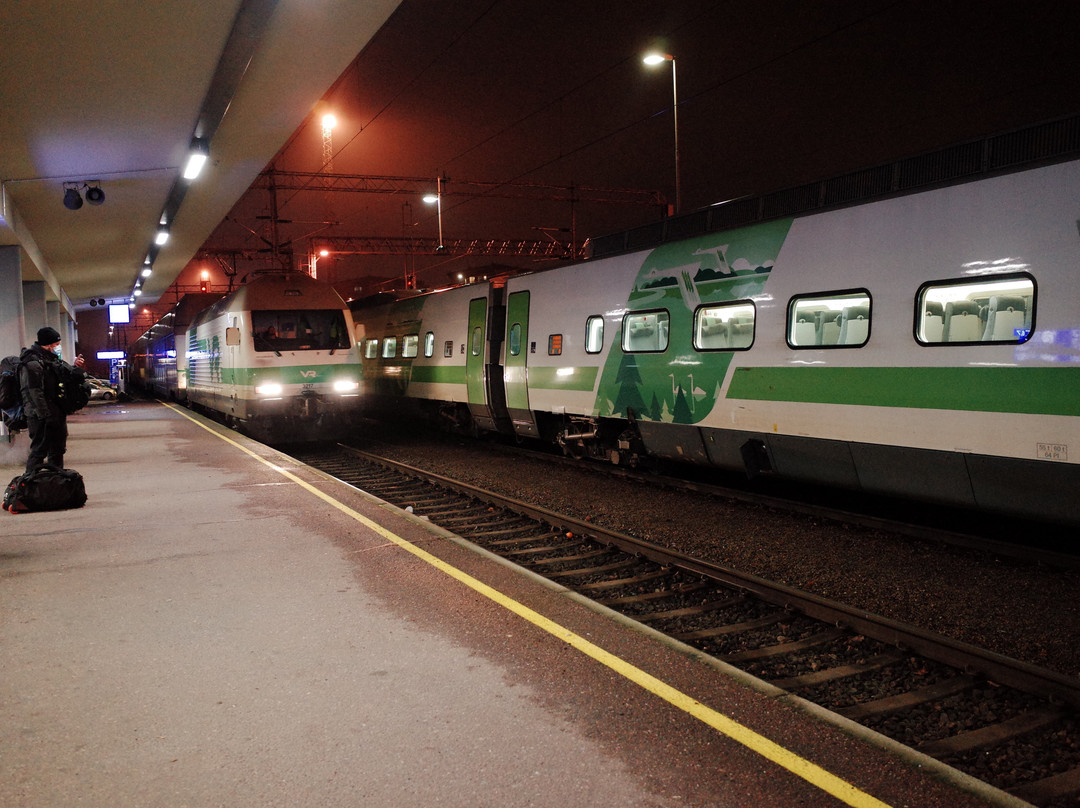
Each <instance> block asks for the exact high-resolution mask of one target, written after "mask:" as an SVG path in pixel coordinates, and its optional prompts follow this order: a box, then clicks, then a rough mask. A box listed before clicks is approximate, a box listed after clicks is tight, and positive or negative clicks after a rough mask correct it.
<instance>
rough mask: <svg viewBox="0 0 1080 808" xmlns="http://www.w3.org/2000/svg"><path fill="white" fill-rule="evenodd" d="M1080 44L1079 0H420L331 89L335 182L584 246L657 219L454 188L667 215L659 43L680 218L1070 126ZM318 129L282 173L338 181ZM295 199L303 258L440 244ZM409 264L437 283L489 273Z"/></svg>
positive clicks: (487, 227)
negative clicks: (344, 243)
mask: <svg viewBox="0 0 1080 808" xmlns="http://www.w3.org/2000/svg"><path fill="white" fill-rule="evenodd" d="M1078 31H1080V3H1071V2H1065V1H1064V0H1059V1H1058V2H1044V1H1042V0H1026V1H1025V2H1022V3H1021V2H988V3H986V2H984V3H974V2H894V1H891V0H879V1H878V2H874V1H873V0H867V1H866V2H855V1H854V0H813V2H781V1H777V2H769V0H729V2H705V1H704V0H680V1H679V2H671V1H670V0H667V2H646V1H645V0H620V1H619V2H610V1H609V0H594V1H593V2H589V3H583V2H570V1H569V0H551V1H549V2H543V3H539V2H524V0H501V1H498V0H497V1H496V2H492V0H455V2H445V1H444V0H406V1H405V2H404V3H402V5H401V6H400V8H399V9H398V10H397V12H396V13H395V14H394V15H393V17H392V18H391V19H390V20H389V22H388V23H387V24H386V26H385V27H384V29H383V30H382V31H381V32H380V33H379V34H378V35H377V36H376V37H375V39H374V40H373V41H372V42H371V43H370V44H369V45H368V47H366V48H365V49H364V51H363V52H361V53H360V54H359V56H358V57H357V59H356V61H355V62H354V64H353V65H352V66H351V67H350V68H349V69H348V70H347V71H346V72H345V73H344V74H343V75H342V77H341V78H340V79H339V81H338V82H337V83H336V84H335V86H334V87H332V88H331V89H330V90H329V91H328V93H327V95H326V100H325V105H326V107H327V108H329V109H332V110H333V112H334V113H336V115H337V117H338V119H339V125H338V127H337V128H336V129H335V130H334V133H333V152H334V155H333V163H332V168H333V170H334V171H335V172H339V173H350V174H365V175H389V176H425V177H431V178H432V185H434V177H435V176H436V175H439V174H443V175H445V176H446V177H448V178H449V183H448V185H447V189H446V196H445V197H444V199H443V225H444V232H445V235H446V237H447V238H456V237H463V238H464V237H469V238H540V237H541V236H540V235H539V233H538V231H537V230H536V228H540V227H544V228H566V229H568V228H570V226H571V223H573V224H574V225H575V227H576V233H577V234H578V241H581V240H583V239H584V238H585V237H587V236H598V235H604V234H606V233H610V232H614V231H618V230H622V229H626V228H628V227H632V226H636V225H639V224H642V223H645V222H649V221H654V220H656V219H657V218H658V217H659V216H660V212H659V209H658V208H656V207H652V206H645V205H629V204H618V205H616V204H609V203H605V204H600V203H589V202H584V201H583V202H579V203H577V204H576V205H575V206H574V208H573V214H572V212H571V205H570V204H569V203H568V202H565V201H558V202H557V201H551V200H545V199H536V198H534V199H530V200H521V199H505V198H496V197H486V198H466V197H463V196H457V197H455V196H454V188H455V185H454V182H455V179H456V180H478V181H487V182H496V183H532V184H554V185H571V184H573V185H576V186H594V187H604V188H617V189H641V190H648V191H657V192H659V193H660V194H662V195H663V196H664V197H665V198H666V199H667V200H668V201H669V202H672V203H673V202H674V197H675V189H674V176H675V170H674V142H673V124H672V116H671V99H672V85H671V68H670V64H669V63H665V64H663V65H661V66H659V67H655V68H649V67H646V66H645V65H643V64H642V62H641V57H642V55H643V54H644V53H645V52H646V51H647V50H649V49H651V48H655V47H659V48H660V49H662V50H664V51H666V52H668V53H670V54H673V55H674V56H675V58H676V65H677V76H678V90H679V139H680V150H681V164H682V202H683V204H682V209H683V211H684V212H686V211H689V210H693V209H696V208H700V207H704V206H707V205H709V204H712V203H715V202H718V201H722V200H725V199H730V198H734V197H737V196H741V195H745V194H752V193H761V192H765V191H771V190H776V189H779V188H783V187H788V186H792V185H797V184H800V183H803V182H808V181H811V180H816V179H822V178H825V177H829V176H834V175H837V174H842V173H845V172H847V171H851V170H855V169H859V168H864V167H868V166H872V165H876V164H879V163H884V162H888V161H891V160H893V159H896V158H899V157H905V156H909V155H912V154H918V153H921V152H925V151H930V150H933V149H936V148H940V147H942V146H946V145H951V144H954V143H957V142H962V141H965V140H970V139H974V138H978V137H982V136H985V135H988V134H993V133H998V132H1002V131H1008V130H1010V129H1015V128H1020V127H1023V126H1027V125H1030V124H1033V123H1038V122H1042V121H1046V120H1051V119H1054V118H1058V117H1062V116H1065V115H1069V114H1075V113H1077V112H1078V111H1080V93H1078V92H1077V88H1078V87H1080V48H1078V47H1077V44H1076V35H1077V32H1078ZM297 58H303V55H302V54H297ZM320 115H321V110H320V111H319V114H318V115H316V114H313V115H312V117H311V119H310V120H309V121H308V123H306V124H305V125H304V126H302V127H301V128H300V129H299V130H298V131H297V132H296V133H295V135H294V136H293V138H292V139H291V140H290V142H289V143H288V144H287V145H286V146H285V147H284V148H283V149H282V151H281V153H280V154H279V155H278V157H277V159H276V161H275V164H276V166H277V167H278V168H279V169H283V170H302V171H316V170H319V169H320V168H322V167H323V159H322V146H323V141H322V135H321V131H320V127H319V124H318V118H319V117H320ZM504 190H508V189H504ZM533 196H535V193H534V194H533ZM405 203H408V207H404V205H405ZM279 205H280V215H281V216H283V217H286V218H289V219H292V220H293V223H292V224H287V225H284V226H283V227H282V236H283V238H285V239H290V238H293V239H296V240H297V241H296V244H297V249H298V250H300V251H303V250H306V244H307V241H306V239H305V238H303V237H305V236H306V235H307V234H309V233H312V232H315V231H318V232H321V233H325V234H333V235H350V236H401V235H402V233H403V232H406V233H407V234H408V235H416V234H421V235H427V236H434V234H435V231H436V220H435V215H434V208H433V207H431V206H426V205H424V203H423V202H422V201H421V200H420V199H419V197H418V196H414V195H411V194H410V195H406V194H400V195H374V194H340V193H338V194H325V193H311V192H301V193H282V194H281V195H280V196H279ZM268 213H269V196H268V194H267V193H266V192H265V191H255V190H253V191H250V192H249V193H248V195H247V196H246V197H245V198H244V199H243V200H241V202H240V203H238V205H237V207H236V209H235V210H234V211H233V214H232V217H231V218H233V219H235V222H238V223H239V224H236V223H234V222H229V221H227V222H226V223H224V224H223V225H222V226H221V227H220V228H219V229H218V232H217V233H216V234H215V235H214V236H213V237H212V238H211V240H210V241H209V242H208V246H212V247H228V248H236V247H248V248H250V247H254V246H258V245H259V240H258V239H256V238H255V237H254V236H252V235H251V234H250V233H248V232H247V231H246V229H245V228H250V229H252V230H255V231H256V232H258V233H261V234H263V235H264V236H268V234H269V232H268V228H267V224H266V219H265V218H259V217H266V216H267V215H268ZM324 220H329V221H336V222H339V224H336V225H333V226H331V227H325V226H324V225H322V224H320V223H321V222H322V221H324ZM414 223H415V225H414ZM403 226H404V227H403ZM563 237H564V238H567V239H568V238H569V237H568V236H566V235H565V234H564V235H563ZM415 261H416V267H417V269H419V270H420V282H421V285H425V286H426V285H437V284H440V283H443V282H445V279H446V278H448V277H449V275H450V273H451V272H453V271H458V270H461V271H465V272H470V271H483V267H485V266H486V265H487V264H489V263H490V262H491V259H487V258H475V257H473V258H463V259H453V258H452V257H451V258H450V259H448V258H446V257H436V256H420V257H417V258H416V259H415ZM328 263H329V266H327V267H326V268H327V272H328V274H329V276H330V277H331V278H332V279H333V280H335V281H339V282H340V281H342V280H344V279H350V278H361V277H367V276H371V275H383V276H396V275H397V274H398V273H399V270H400V268H401V267H402V266H403V263H404V259H402V258H401V257H396V258H385V257H378V258H375V257H358V256H349V257H340V258H338V259H337V260H335V261H333V262H328ZM363 283H368V281H366V280H365V281H363ZM357 285H362V283H361V282H360V281H357ZM346 291H349V290H346ZM358 291H360V290H358ZM363 291H373V288H372V287H371V286H370V285H368V286H366V287H365V289H364V290H363Z"/></svg>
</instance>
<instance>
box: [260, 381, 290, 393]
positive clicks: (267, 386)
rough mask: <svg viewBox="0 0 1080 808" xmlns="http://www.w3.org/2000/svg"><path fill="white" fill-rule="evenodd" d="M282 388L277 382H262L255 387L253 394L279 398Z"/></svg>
mask: <svg viewBox="0 0 1080 808" xmlns="http://www.w3.org/2000/svg"><path fill="white" fill-rule="evenodd" d="M282 390H284V388H283V387H282V386H281V385H280V384H278V383H277V382H263V383H262V384H257V385H255V392H256V393H258V394H259V395H260V396H280V395H281V392H282Z"/></svg>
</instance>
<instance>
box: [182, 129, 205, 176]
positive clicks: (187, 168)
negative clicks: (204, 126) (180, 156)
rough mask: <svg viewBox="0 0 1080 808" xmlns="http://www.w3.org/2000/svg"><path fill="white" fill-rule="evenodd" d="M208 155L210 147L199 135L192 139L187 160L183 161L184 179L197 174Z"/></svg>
mask: <svg viewBox="0 0 1080 808" xmlns="http://www.w3.org/2000/svg"><path fill="white" fill-rule="evenodd" d="M209 157H210V147H209V145H208V144H207V142H206V141H205V140H203V139H202V138H201V137H197V138H194V139H192V141H191V146H190V148H188V156H187V162H186V163H184V179H185V180H193V179H195V178H196V177H197V176H199V172H200V171H202V169H203V166H204V165H206V161H207V160H208V159H209Z"/></svg>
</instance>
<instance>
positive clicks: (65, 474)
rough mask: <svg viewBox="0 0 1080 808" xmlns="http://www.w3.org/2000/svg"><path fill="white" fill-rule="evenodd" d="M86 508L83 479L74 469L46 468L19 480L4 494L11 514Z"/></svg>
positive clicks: (25, 475) (9, 484)
mask: <svg viewBox="0 0 1080 808" xmlns="http://www.w3.org/2000/svg"><path fill="white" fill-rule="evenodd" d="M85 504H86V486H85V485H84V483H83V478H82V475H81V474H79V472H77V471H74V470H72V469H54V468H52V467H51V466H45V467H44V468H40V469H38V470H37V471H32V472H30V473H29V474H22V475H20V476H18V477H16V478H15V479H14V480H12V481H11V482H10V483H8V487H7V491H5V492H4V510H5V511H9V512H11V513H22V512H24V511H61V510H66V509H68V508H81V507H82V506H83V505H85Z"/></svg>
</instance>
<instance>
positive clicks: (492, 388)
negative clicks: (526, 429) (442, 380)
mask: <svg viewBox="0 0 1080 808" xmlns="http://www.w3.org/2000/svg"><path fill="white" fill-rule="evenodd" d="M501 291H502V290H501V289H494V288H493V289H491V290H490V294H491V300H490V301H489V299H488V298H484V297H478V298H474V299H473V300H470V301H469V335H468V339H467V341H466V343H465V386H466V389H467V391H468V396H469V412H470V413H471V414H472V418H473V421H474V422H475V423H476V425H477V426H478V427H479V428H480V429H483V430H488V431H497V432H509V431H510V424H509V419H508V418H507V416H506V393H505V390H504V388H503V379H502V366H501V365H499V364H498V360H499V347H500V345H501V344H502V331H501V329H500V328H498V327H493V323H496V322H498V318H501V317H502V316H503V313H504V309H503V307H502V306H501V305H497V304H498V303H499V300H498V299H497V297H496V295H498V294H500V293H501ZM489 302H490V303H491V305H490V307H489V305H488V304H489Z"/></svg>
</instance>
